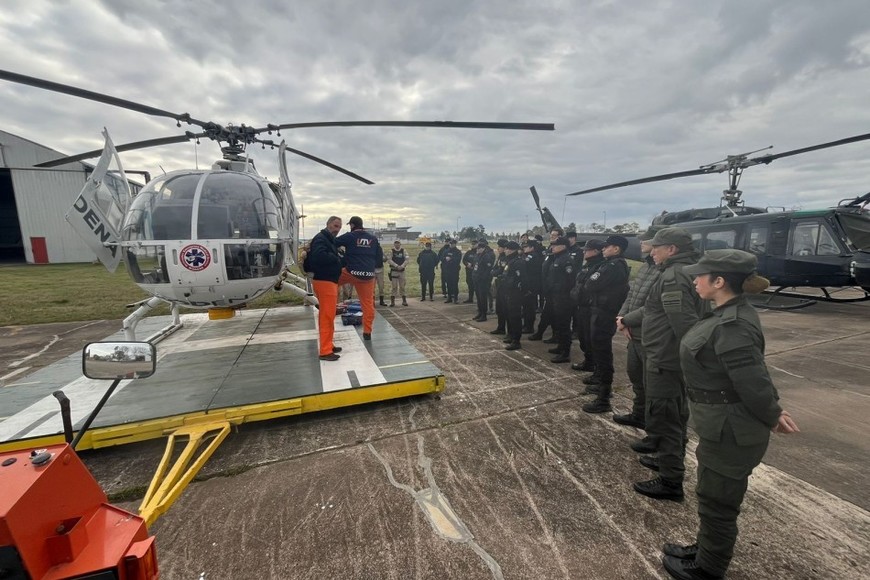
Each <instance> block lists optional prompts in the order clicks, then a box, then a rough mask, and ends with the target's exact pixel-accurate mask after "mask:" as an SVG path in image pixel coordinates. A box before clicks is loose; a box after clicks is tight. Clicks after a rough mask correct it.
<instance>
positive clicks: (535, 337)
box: [529, 332, 544, 340]
mask: <svg viewBox="0 0 870 580" xmlns="http://www.w3.org/2000/svg"><path fill="white" fill-rule="evenodd" d="M543 337H544V333H542V332H534V333H532V335H531V336H529V340H541V339H542V338H543Z"/></svg>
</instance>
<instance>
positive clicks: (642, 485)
mask: <svg viewBox="0 0 870 580" xmlns="http://www.w3.org/2000/svg"><path fill="white" fill-rule="evenodd" d="M634 491H636V492H637V493H639V494H641V495H645V496H647V497H651V498H653V499H667V500H670V501H683V500H684V499H685V496H684V495H683V482H682V481H680V482H676V481H668V480H667V479H662V478H661V477H656V478H655V479H650V480H649V481H638V482H637V483H635V484H634Z"/></svg>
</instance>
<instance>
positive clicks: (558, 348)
mask: <svg viewBox="0 0 870 580" xmlns="http://www.w3.org/2000/svg"><path fill="white" fill-rule="evenodd" d="M562 350H563V349H562V347H561V346H554V347H553V348H548V349H547V352H548V353H550V354H559V353H560V352H562Z"/></svg>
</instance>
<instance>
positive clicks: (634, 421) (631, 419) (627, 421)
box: [613, 413, 646, 429]
mask: <svg viewBox="0 0 870 580" xmlns="http://www.w3.org/2000/svg"><path fill="white" fill-rule="evenodd" d="M613 421H614V422H615V423H619V424H620V425H628V426H629V427H637V428H638V429H646V422H645V421H644V420H643V417H635V416H634V415H633V414H632V413H626V414H625V415H614V416H613Z"/></svg>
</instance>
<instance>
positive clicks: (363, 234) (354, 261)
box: [335, 228, 383, 280]
mask: <svg viewBox="0 0 870 580" xmlns="http://www.w3.org/2000/svg"><path fill="white" fill-rule="evenodd" d="M335 245H336V246H344V267H345V268H347V271H348V272H349V273H350V274H351V275H353V276H355V277H357V278H360V279H362V280H368V279H370V278H374V277H375V268H383V264H378V263H377V256H378V253H379V249H380V246H381V244H380V243H379V242H378V239H377V238H376V237H374V236H373V235H372V234H370V233H368V232H367V231H365V230H364V229H362V228H360V229H358V230H353V231H352V232H348V233H346V234H342V235H340V236H338V237H337V238H336V239H335ZM381 255H383V254H381Z"/></svg>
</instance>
